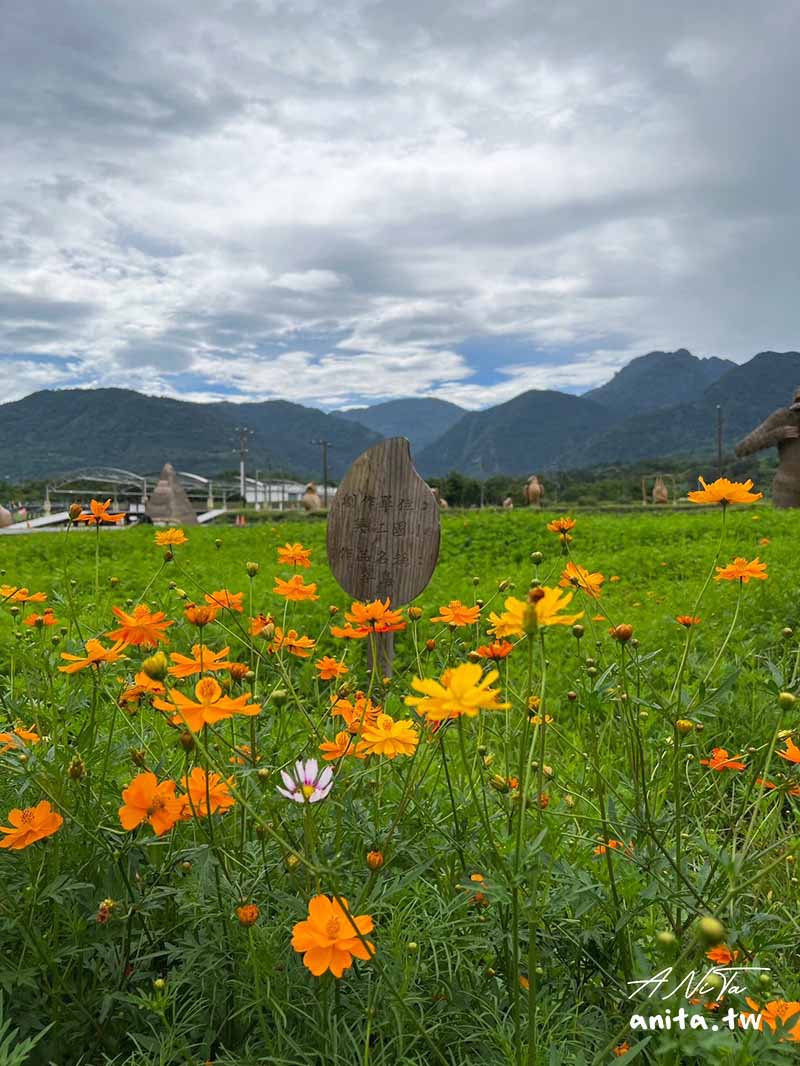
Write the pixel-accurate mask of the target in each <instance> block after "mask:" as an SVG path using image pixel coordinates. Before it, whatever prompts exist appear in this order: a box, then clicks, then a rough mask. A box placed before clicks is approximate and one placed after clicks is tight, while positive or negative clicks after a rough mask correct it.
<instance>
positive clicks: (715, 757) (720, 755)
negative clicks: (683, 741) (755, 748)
mask: <svg viewBox="0 0 800 1066" xmlns="http://www.w3.org/2000/svg"><path fill="white" fill-rule="evenodd" d="M741 758H742V756H741V755H730V756H729V755H728V753H727V751H726V750H725V748H712V750H711V758H710V759H701V760H700V765H701V766H707V767H708V768H709V770H718V771H720V772H722V771H723V770H746V769H747V766H746V765H745V764H744V763H743V762H739V761H738V760H739V759H741Z"/></svg>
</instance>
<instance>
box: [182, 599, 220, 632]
mask: <svg viewBox="0 0 800 1066" xmlns="http://www.w3.org/2000/svg"><path fill="white" fill-rule="evenodd" d="M219 610H220V609H219V607H211V606H210V605H209V604H207V603H201V604H196V603H189V604H187V605H186V607H185V608H184V612H183V614H184V617H185V619H186V621H187V622H191V623H192V625H193V626H197V627H198V628H199V629H202V627H203V626H207V625H208V624H209V623H210V622H214V621H216V618H217V615H218V614H219Z"/></svg>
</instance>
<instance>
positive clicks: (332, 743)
mask: <svg viewBox="0 0 800 1066" xmlns="http://www.w3.org/2000/svg"><path fill="white" fill-rule="evenodd" d="M319 750H320V751H321V752H322V758H323V759H324V760H325V762H333V760H334V759H343V758H344V757H345V755H352V756H353V757H354V758H356V759H366V757H367V755H366V752H364V751H362V750H361V745H360V744H356V743H355V741H354V740H353V734H352V733H348V732H347V731H346V730H344V729H343V730H342V731H341V732H340V733H337V734H336V736H335V738H334V739H333V740H324V741H323V742H322V743H321V744H320V746H319Z"/></svg>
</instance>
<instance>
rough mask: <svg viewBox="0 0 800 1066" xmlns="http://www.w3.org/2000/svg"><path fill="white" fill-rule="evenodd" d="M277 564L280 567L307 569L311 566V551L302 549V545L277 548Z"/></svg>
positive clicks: (287, 544)
mask: <svg viewBox="0 0 800 1066" xmlns="http://www.w3.org/2000/svg"><path fill="white" fill-rule="evenodd" d="M278 562H279V563H280V565H281V566H302V567H303V568H304V569H308V567H310V566H311V549H310V548H304V547H303V545H302V544H289V543H286V544H284V546H283V547H282V548H278Z"/></svg>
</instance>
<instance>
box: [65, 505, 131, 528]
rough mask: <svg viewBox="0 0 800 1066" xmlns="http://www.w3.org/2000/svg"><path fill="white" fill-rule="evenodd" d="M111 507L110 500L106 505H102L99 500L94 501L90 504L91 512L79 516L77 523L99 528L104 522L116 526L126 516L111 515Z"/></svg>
mask: <svg viewBox="0 0 800 1066" xmlns="http://www.w3.org/2000/svg"><path fill="white" fill-rule="evenodd" d="M110 506H111V500H110V498H109V499H108V500H106V502H105V503H100V501H99V500H92V501H91V502H90V504H89V510H88V511H83V512H82V513H81V514H79V515H78V517H77V518H76V519H75V521H76V522H85V523H86V525H87V526H99V525H102V524H103V523H104V522H108V523H110V524H111V525H115V524H116V523H117V522H121V521H122V519H123V518H124V517H125V515H124V514H109V511H108V509H109V507H110Z"/></svg>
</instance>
